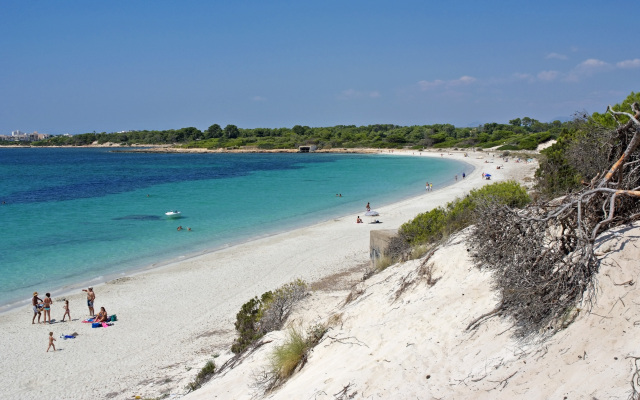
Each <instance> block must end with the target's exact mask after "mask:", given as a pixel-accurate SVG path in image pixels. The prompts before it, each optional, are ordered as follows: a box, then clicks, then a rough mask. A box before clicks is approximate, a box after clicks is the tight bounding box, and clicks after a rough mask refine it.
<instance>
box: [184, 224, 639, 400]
mask: <svg viewBox="0 0 640 400" xmlns="http://www.w3.org/2000/svg"><path fill="white" fill-rule="evenodd" d="M464 237H465V235H464V234H460V235H457V236H455V237H453V238H452V239H451V240H450V241H449V243H448V244H447V245H446V246H444V247H442V248H441V249H440V250H439V251H438V252H436V253H435V255H434V256H433V257H432V259H431V262H432V263H433V268H434V270H433V271H434V274H433V276H434V277H436V278H439V280H438V281H437V283H436V284H435V285H433V286H429V285H428V284H427V282H426V280H425V279H424V277H422V278H420V276H419V273H418V270H419V266H420V261H419V260H416V261H410V262H407V263H404V264H399V265H396V266H392V267H390V268H388V269H387V270H385V271H383V272H382V273H380V274H378V275H376V276H374V277H372V278H370V279H369V280H367V281H365V282H363V283H360V284H358V285H357V286H356V289H355V291H354V293H358V297H357V298H356V299H355V300H353V301H351V302H350V303H348V304H344V299H345V298H346V294H347V293H348V291H342V292H339V291H335V292H333V293H322V292H315V293H313V294H312V295H311V296H310V297H309V298H308V300H307V301H306V302H305V303H304V304H302V306H301V309H300V310H299V312H298V313H297V315H294V316H293V317H292V318H291V320H290V323H292V324H294V326H302V327H305V326H310V325H312V324H313V323H316V322H327V321H329V320H333V321H334V322H335V320H338V322H337V323H334V324H333V326H332V328H331V329H330V330H329V332H328V333H327V334H326V336H325V339H324V340H323V341H322V342H321V343H320V344H319V345H318V346H317V347H315V349H314V350H313V352H312V353H311V355H310V357H309V359H308V363H307V364H306V365H305V366H304V367H303V368H302V370H300V371H298V372H297V373H296V374H295V375H294V376H293V377H292V378H291V379H290V380H289V381H288V382H286V383H285V384H284V385H283V386H282V387H281V388H280V389H278V390H276V391H275V392H273V393H270V394H269V395H268V396H267V398H270V399H334V398H343V399H346V398H353V399H453V398H456V399H457V398H460V399H463V398H464V399H467V398H469V399H471V398H472V399H515V398H527V399H551V398H553V399H586V398H590V399H591V398H592V399H626V398H627V397H628V395H629V393H630V390H631V385H630V381H631V379H632V375H633V374H634V372H635V371H636V367H635V360H636V359H635V358H634V357H640V350H639V349H638V345H637V335H638V331H639V330H640V310H639V308H638V305H640V291H638V290H637V289H636V286H637V284H636V283H637V282H638V278H639V276H638V275H639V274H640V265H639V264H638V263H637V260H638V257H639V256H640V224H636V225H635V226H633V227H625V228H621V229H618V230H616V232H608V233H606V234H605V235H603V237H602V238H601V239H600V243H601V245H600V247H599V249H598V252H599V253H600V255H601V257H602V259H603V261H604V262H603V264H602V268H601V271H600V272H599V275H598V282H599V296H598V299H597V303H596V304H595V306H594V308H593V309H591V311H590V312H587V311H586V310H585V311H584V312H582V313H581V314H580V315H579V316H578V317H577V319H576V320H575V322H574V323H573V324H571V325H569V327H568V328H567V329H565V330H563V331H560V332H559V333H557V334H556V335H555V336H554V337H552V338H551V339H549V340H547V341H546V342H542V343H536V342H532V341H529V342H518V341H516V340H514V338H513V337H512V336H511V335H510V333H511V332H512V331H511V330H510V328H511V326H512V324H511V322H510V321H508V320H505V319H498V318H494V319H490V320H488V322H486V323H484V324H482V325H481V326H480V328H479V329H478V330H477V331H471V332H470V331H466V330H465V328H466V326H467V325H468V324H469V322H470V321H471V320H473V319H474V318H475V317H477V316H480V315H482V314H483V313H486V312H488V311H490V310H492V309H493V307H494V306H495V304H496V302H497V299H496V296H495V294H494V293H493V292H492V291H491V290H490V280H491V277H490V274H489V273H486V272H482V271H480V270H479V269H477V268H475V267H473V266H472V262H471V260H470V258H469V257H468V256H467V251H466V246H465V242H464ZM407 282H409V283H410V284H409V285H408V286H407ZM625 282H626V283H625ZM402 287H405V288H404V289H401V288H402ZM284 337H285V334H284V331H281V332H273V333H271V334H269V336H268V338H267V339H268V340H272V342H271V343H269V344H267V345H265V346H264V347H262V348H260V349H259V350H258V351H257V352H256V353H254V354H253V355H252V356H251V357H249V358H248V359H247V360H246V361H245V363H244V364H242V365H241V366H239V367H236V368H235V369H234V370H230V371H227V372H225V373H223V374H222V375H221V376H217V377H215V378H214V379H213V380H212V381H211V382H209V383H208V384H207V385H206V386H204V387H203V388H202V389H200V390H198V391H195V392H193V393H192V394H190V395H188V396H186V397H185V399H188V400H198V399H212V398H220V399H250V398H252V396H253V397H254V398H260V397H262V396H261V393H262V392H261V391H260V390H258V389H256V388H255V387H252V386H253V385H254V383H255V379H254V376H255V375H256V374H257V373H259V372H260V371H262V370H263V369H264V368H265V366H266V365H267V364H268V357H269V352H270V351H272V349H273V347H274V346H275V345H276V344H278V343H282V341H283V338H284Z"/></svg>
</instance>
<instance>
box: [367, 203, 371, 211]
mask: <svg viewBox="0 0 640 400" xmlns="http://www.w3.org/2000/svg"><path fill="white" fill-rule="evenodd" d="M367 211H371V206H370V205H369V202H367Z"/></svg>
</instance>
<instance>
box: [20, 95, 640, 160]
mask: <svg viewBox="0 0 640 400" xmlns="http://www.w3.org/2000/svg"><path fill="white" fill-rule="evenodd" d="M631 95H632V96H635V95H634V93H633V92H632V94H631ZM578 129H579V123H576V122H575V121H565V122H561V121H558V120H556V121H553V122H540V121H538V120H536V119H533V118H530V117H523V118H514V119H512V120H510V121H509V123H508V124H500V123H496V122H491V123H485V124H483V125H479V126H477V127H456V126H454V125H452V124H432V125H413V126H400V125H394V124H374V125H366V126H356V125H336V126H333V127H309V126H302V125H295V126H294V127H292V128H286V127H285V128H251V129H246V128H239V127H237V126H236V125H231V124H229V125H226V126H225V127H224V128H223V127H221V126H220V125H219V124H213V125H211V126H209V128H207V129H206V130H200V129H198V128H195V127H186V128H180V129H168V130H139V131H127V132H113V133H107V132H101V133H96V132H92V133H83V134H78V135H73V136H54V137H51V138H48V139H46V140H42V141H39V142H32V143H31V145H35V146H87V145H92V144H104V143H114V144H119V145H123V146H129V145H162V144H171V145H178V146H182V147H190V148H208V149H217V148H243V147H245V148H246V147H248V148H255V149H296V148H298V146H304V145H315V146H317V147H318V148H319V149H332V148H365V147H368V148H387V149H393V148H412V149H416V150H418V149H422V148H451V147H459V148H476V147H477V148H489V147H496V146H498V150H533V149H535V148H536V147H537V146H538V144H540V143H543V142H546V141H548V140H550V139H557V138H558V137H561V136H567V135H571V133H572V132H576V131H577V130H578Z"/></svg>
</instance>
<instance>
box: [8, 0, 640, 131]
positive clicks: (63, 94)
mask: <svg viewBox="0 0 640 400" xmlns="http://www.w3.org/2000/svg"><path fill="white" fill-rule="evenodd" d="M637 13H638V7H637V5H636V4H635V3H633V2H631V1H617V0H612V1H608V2H602V1H597V2H596V1H592V0H583V1H573V0H567V1H557V0H554V1H547V0H541V1H535V2H533V1H526V2H525V1H510V2H504V1H492V0H487V1H466V0H461V1H438V2H433V1H426V0H423V1H394V2H391V1H377V0H368V1H359V0H354V1H349V0H342V1H332V0H328V1H315V2H305V1H300V0H299V1H280V0H274V1H264V0H263V1H242V0H236V1H195V0H193V1H162V0H157V1H126V2H125V1H110V2H88V1H63V2H55V1H39V0H33V1H31V0H30V1H7V0H2V1H0V54H1V56H0V134H10V133H11V131H13V130H21V131H24V132H32V131H35V130H37V131H38V132H43V133H51V134H61V133H67V132H68V133H72V134H76V133H84V132H92V131H96V132H103V131H104V132H114V131H120V130H139V129H173V128H182V127H187V126H195V127H197V128H200V129H206V128H207V127H208V126H210V125H212V124H214V123H217V124H219V125H221V126H222V127H224V126H225V125H227V124H234V125H237V126H238V127H241V128H256V127H272V128H275V127H292V126H294V125H296V124H299V125H308V126H333V125H340V124H344V125H350V124H354V125H368V124H376V123H392V124H398V125H424V124H435V123H452V124H454V125H456V126H475V125H479V124H482V123H486V122H504V123H506V122H508V120H510V119H513V118H516V117H525V116H528V117H531V118H535V119H538V120H540V121H545V122H547V121H552V120H555V119H558V118H570V117H571V116H572V115H573V114H574V113H575V112H576V111H587V112H589V113H591V112H594V111H598V112H604V111H605V109H606V106H607V104H613V103H618V102H621V101H622V100H623V99H624V98H625V97H626V96H627V95H628V94H629V93H631V92H632V91H635V92H637V91H638V90H640V87H638V84H640V49H639V48H638V46H637V43H636V42H634V37H635V35H636V33H637V23H636V22H635V20H634V19H633V18H630V16H631V15H637Z"/></svg>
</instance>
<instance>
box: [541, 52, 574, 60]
mask: <svg viewBox="0 0 640 400" xmlns="http://www.w3.org/2000/svg"><path fill="white" fill-rule="evenodd" d="M545 58H546V59H547V60H550V59H555V60H568V59H569V57H567V56H565V55H564V54H559V53H549V54H547V56H546V57H545Z"/></svg>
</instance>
